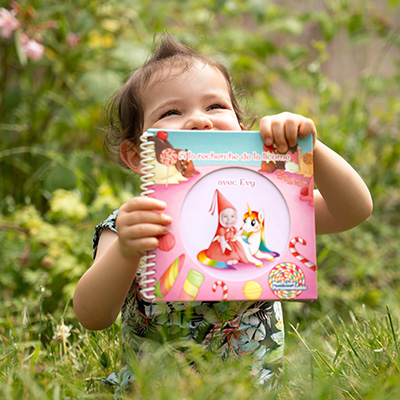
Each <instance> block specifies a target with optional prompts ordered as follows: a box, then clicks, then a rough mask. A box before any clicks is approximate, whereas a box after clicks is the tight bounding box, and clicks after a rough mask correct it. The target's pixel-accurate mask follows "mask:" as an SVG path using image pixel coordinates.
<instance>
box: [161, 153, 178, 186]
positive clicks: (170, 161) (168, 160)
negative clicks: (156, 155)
mask: <svg viewBox="0 0 400 400" xmlns="http://www.w3.org/2000/svg"><path fill="white" fill-rule="evenodd" d="M160 161H161V163H162V164H163V165H166V166H167V178H166V181H165V187H168V173H169V167H170V166H173V165H175V164H176V162H177V161H178V154H177V153H176V151H175V149H173V148H171V147H167V148H166V149H164V150H163V151H162V152H161V153H160Z"/></svg>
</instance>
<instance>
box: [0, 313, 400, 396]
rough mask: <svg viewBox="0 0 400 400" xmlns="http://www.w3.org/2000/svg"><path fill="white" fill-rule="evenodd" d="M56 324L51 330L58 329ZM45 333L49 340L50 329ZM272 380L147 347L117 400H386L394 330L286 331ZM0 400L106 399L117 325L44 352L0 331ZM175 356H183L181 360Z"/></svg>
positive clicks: (391, 390) (34, 341) (195, 354)
mask: <svg viewBox="0 0 400 400" xmlns="http://www.w3.org/2000/svg"><path fill="white" fill-rule="evenodd" d="M61 322H62V321H60V322H59V323H61ZM51 323H52V324H53V325H54V332H57V326H56V325H57V324H56V321H51ZM286 330H287V332H288V338H287V345H286V355H285V361H284V368H283V371H282V373H281V376H280V377H279V379H278V380H277V381H276V382H275V381H274V382H272V383H271V384H266V385H260V384H259V383H258V382H257V381H256V379H255V378H253V377H251V375H250V373H249V371H250V362H251V361H250V359H248V358H244V359H228V360H225V361H222V360H220V359H217V358H215V357H214V356H213V355H212V354H211V353H209V352H206V351H204V350H203V349H202V348H200V347H198V346H197V345H194V344H190V343H187V344H186V345H182V343H180V344H179V350H178V348H177V347H176V346H175V345H174V344H173V343H167V344H164V345H157V346H155V345H150V344H149V346H148V349H147V351H146V352H145V353H144V355H143V356H142V357H141V358H140V359H138V358H137V357H134V356H133V357H132V358H131V359H130V365H131V367H132V369H133V371H134V374H135V380H134V382H133V383H132V385H131V386H130V389H129V390H128V391H126V392H124V394H122V395H121V398H135V399H143V400H147V399H148V400H153V399H165V400H167V399H171V400H172V399H174V400H175V399H193V400H197V399H198V400H200V399H201V400H202V399H210V400H213V399H215V400H222V399H227V400H228V399H229V400H236V399H237V400H244V399H249V400H250V399H266V398H273V399H279V400H280V399H282V400H283V399H285V400H286V399H293V400H300V399H304V400H305V399H307V400H312V399H357V400H365V399H375V400H383V399H391V400H392V399H393V398H396V397H395V396H396V395H398V393H400V358H399V357H400V353H399V320H398V318H397V317H394V315H393V314H392V312H391V310H390V308H389V307H388V308H387V309H386V312H385V313H377V312H368V311H367V310H366V308H365V307H361V308H360V309H358V310H351V311H349V313H348V314H347V315H346V314H344V318H342V317H339V316H338V315H327V316H325V317H324V318H321V319H319V320H318V321H314V322H310V324H309V325H308V326H307V327H306V328H305V329H299V327H298V326H293V325H289V326H287V327H286ZM1 331H2V335H1V343H0V349H1V358H0V371H1V375H0V378H1V379H0V398H2V399H4V400H11V399H12V400H17V399H18V400H19V399H29V400H36V399H37V400H39V399H40V400H43V399H53V400H55V399H70V398H77V399H107V398H112V397H113V391H114V389H113V388H112V387H109V386H104V385H102V378H105V377H106V376H108V375H109V374H110V373H111V372H113V371H117V370H119V369H120V368H121V347H120V340H121V331H120V325H119V324H118V323H117V324H114V326H113V327H112V328H110V329H108V330H106V331H103V332H87V331H85V330H84V329H83V328H72V329H71V332H70V334H71V335H70V336H68V337H66V338H64V340H62V337H61V336H60V335H59V337H58V338H57V337H56V336H54V337H53V339H52V340H51V341H50V343H49V344H48V345H46V346H44V345H43V343H41V341H40V340H38V336H37V331H36V329H35V327H33V326H30V324H29V322H28V321H26V320H24V315H21V318H20V319H19V320H14V321H11V320H10V319H7V320H6V321H3V322H2V324H1ZM182 346H184V347H185V351H184V353H182V351H181V350H182Z"/></svg>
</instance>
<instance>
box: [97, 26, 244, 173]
mask: <svg viewBox="0 0 400 400" xmlns="http://www.w3.org/2000/svg"><path fill="white" fill-rule="evenodd" d="M195 61H201V62H202V63H204V64H206V65H210V66H211V67H213V68H215V69H216V70H218V71H220V72H221V73H222V75H223V76H224V78H225V79H226V82H227V85H228V90H229V95H230V99H231V102H232V105H233V109H234V111H235V113H236V116H237V118H238V121H239V123H242V122H243V112H242V110H241V108H240V106H239V104H238V102H237V101H236V98H235V92H234V87H233V84H232V81H231V78H230V75H229V73H228V70H227V69H226V68H225V67H224V66H223V65H222V64H221V63H219V62H217V61H216V60H214V59H213V58H211V57H207V56H205V55H202V54H198V53H196V52H195V51H193V50H192V49H191V48H189V47H187V46H185V45H183V44H181V43H179V42H178V41H177V40H175V39H174V38H173V37H172V36H171V35H169V34H168V33H164V34H162V35H161V36H160V38H159V43H158V44H157V46H156V48H155V51H154V54H153V55H152V56H151V57H150V58H149V59H148V60H147V61H146V62H145V63H144V64H143V66H142V67H140V68H139V69H137V70H136V71H134V72H133V73H132V74H131V76H130V77H129V78H128V80H127V81H126V82H125V84H124V85H123V86H122V88H121V89H120V90H119V91H118V92H117V93H116V95H114V96H113V97H112V98H111V99H110V101H109V103H108V106H107V116H108V121H109V128H108V130H107V134H106V138H105V143H104V144H105V148H106V149H107V151H108V152H109V153H111V154H116V156H117V159H118V162H119V163H120V164H121V165H123V166H125V164H124V163H123V162H122V160H121V157H120V154H119V147H120V145H121V143H122V142H123V141H125V140H128V141H130V142H131V143H132V144H133V146H134V147H135V148H138V147H139V145H140V135H141V134H142V133H143V132H142V130H143V125H144V110H143V93H144V91H145V90H146V87H147V85H148V83H149V80H150V78H152V77H154V74H156V73H157V72H159V71H160V70H161V69H162V67H164V66H165V65H166V64H167V63H168V64H169V65H171V66H172V67H174V66H177V65H178V66H179V67H180V68H181V70H180V72H184V71H186V70H188V69H189V68H190V67H191V66H192V65H193V63H194V62H195Z"/></svg>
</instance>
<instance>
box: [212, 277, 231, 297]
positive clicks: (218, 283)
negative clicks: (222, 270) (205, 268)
mask: <svg viewBox="0 0 400 400" xmlns="http://www.w3.org/2000/svg"><path fill="white" fill-rule="evenodd" d="M218 286H221V288H222V300H226V299H227V298H228V286H227V285H226V283H225V282H222V281H216V282H214V285H213V287H212V290H213V292H216V291H217V288H218Z"/></svg>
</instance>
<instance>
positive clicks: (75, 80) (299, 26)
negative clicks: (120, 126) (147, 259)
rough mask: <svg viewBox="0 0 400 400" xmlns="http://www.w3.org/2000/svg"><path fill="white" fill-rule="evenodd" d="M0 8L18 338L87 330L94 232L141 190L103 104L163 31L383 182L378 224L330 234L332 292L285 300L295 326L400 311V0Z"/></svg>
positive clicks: (124, 1)
mask: <svg viewBox="0 0 400 400" xmlns="http://www.w3.org/2000/svg"><path fill="white" fill-rule="evenodd" d="M0 7H1V10H0V135H1V136H0V137H1V139H0V260H1V262H0V303H1V304H2V307H1V308H0V335H1V336H2V340H3V342H4V343H8V342H9V341H10V340H11V339H10V337H9V336H8V335H9V332H11V331H14V334H12V335H11V336H18V335H19V334H21V332H25V333H24V335H27V336H26V338H27V340H28V339H30V338H34V339H35V340H39V341H40V342H41V343H42V345H43V346H47V345H48V344H49V343H50V342H51V340H52V338H53V334H54V330H55V329H56V325H57V324H59V323H60V321H63V322H65V324H67V325H68V324H69V325H68V326H70V327H77V326H78V322H77V321H76V318H75V316H74V314H73V311H72V307H71V296H72V294H73V291H74V287H75V285H76V282H77V280H78V279H79V277H80V276H81V275H82V273H83V272H84V271H85V270H86V269H87V268H88V266H90V264H91V260H92V255H91V253H92V248H91V241H92V234H93V227H94V226H95V225H96V224H97V223H98V222H100V221H102V220H104V219H105V217H106V216H107V215H108V214H109V213H110V212H111V211H113V210H114V209H116V208H118V207H119V206H120V205H121V204H122V203H123V202H125V201H126V200H127V199H129V198H130V197H131V196H134V195H137V194H138V181H137V179H136V178H135V177H134V176H133V175H132V174H131V173H128V172H127V171H124V170H123V169H122V168H120V167H119V166H117V165H116V164H115V162H114V161H113V160H111V159H110V158H107V156H106V154H105V152H104V151H103V129H104V128H105V127H106V121H105V118H104V110H105V104H106V102H107V100H108V99H109V97H110V96H111V95H112V94H113V93H114V92H115V91H116V90H117V89H118V88H119V87H120V85H121V84H122V82H124V80H125V79H126V78H127V76H128V74H129V72H130V71H131V70H132V69H135V68H137V67H139V66H140V65H141V64H142V63H143V62H144V61H145V60H146V58H147V57H148V55H149V54H150V51H151V48H152V43H153V38H154V34H155V33H157V32H162V31H164V30H167V31H169V32H171V33H172V34H173V35H174V36H175V37H176V38H177V39H179V40H180V41H182V42H183V43H185V44H187V45H189V46H192V47H194V48H195V49H197V50H198V51H200V52H204V53H206V54H208V55H211V56H215V57H217V58H218V59H219V60H220V61H222V62H223V63H224V65H226V66H227V68H228V69H229V70H230V72H231V74H232V77H233V81H234V82H235V85H236V89H237V90H238V92H239V93H241V100H242V103H243V104H244V105H245V106H246V108H247V109H248V111H249V120H252V118H253V117H254V116H255V115H258V116H264V115H267V114H274V113H279V112H282V111H291V112H295V113H299V114H302V115H305V116H307V117H310V118H312V119H313V120H314V121H315V123H316V126H317V129H318V134H319V138H320V139H321V140H322V141H323V142H325V143H326V144H327V145H328V146H330V147H331V148H333V149H334V150H335V151H336V152H338V153H339V154H341V155H342V156H343V157H344V158H345V159H347V160H348V161H349V162H350V163H351V164H352V165H353V167H354V168H355V169H356V170H357V171H358V172H359V173H360V175H361V176H362V177H363V179H364V180H365V181H366V183H367V184H368V186H369V187H370V190H371V193H372V195H373V199H374V212H373V215H372V216H371V217H370V218H369V219H368V221H366V222H365V223H363V224H362V225H361V226H359V227H357V228H355V229H353V230H352V231H349V232H345V233H341V234H337V235H329V236H321V237H319V238H318V267H319V269H318V281H319V293H320V298H319V300H318V301H315V302H313V303H312V304H299V303H291V304H285V305H284V307H285V311H286V313H285V318H286V320H287V322H288V326H289V324H293V325H294V326H300V327H306V326H308V325H309V324H310V323H311V322H312V321H316V320H318V319H319V318H321V317H322V316H326V315H329V316H330V317H331V318H332V319H333V320H334V321H338V320H340V319H346V318H348V312H349V310H355V309H358V308H360V307H363V308H366V309H367V310H371V311H373V312H375V311H376V312H378V313H380V312H381V313H384V312H386V307H387V306H389V307H390V310H391V312H392V315H396V316H398V315H399V314H398V313H399V310H400V307H399V304H400V303H399V296H400V285H399V284H400V268H399V261H400V250H399V247H400V246H399V243H400V242H399V238H400V229H399V223H400V185H399V181H400V142H399V127H400V96H399V89H400V25H399V20H400V1H399V0H376V1H372V0H305V1H301V2H299V1H294V0H293V1H290V0H281V1H278V0H276V1H268V0H216V1H211V0H203V1H199V0H193V1H186V0H174V1H166V0H151V1H150V0H142V1H139V0H118V1H117V0H110V1H93V0H87V1H82V0H77V1H71V0H65V1H63V2H59V1H54V0H41V1H38V0H30V1H26V0H20V1H18V2H8V1H0ZM253 129H257V124H256V125H255V126H254V127H253ZM354 201H355V202H356V201H357V199H354ZM10 327H12V329H11V328H10ZM18 332H20V333H18ZM32 340H33V339H32Z"/></svg>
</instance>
